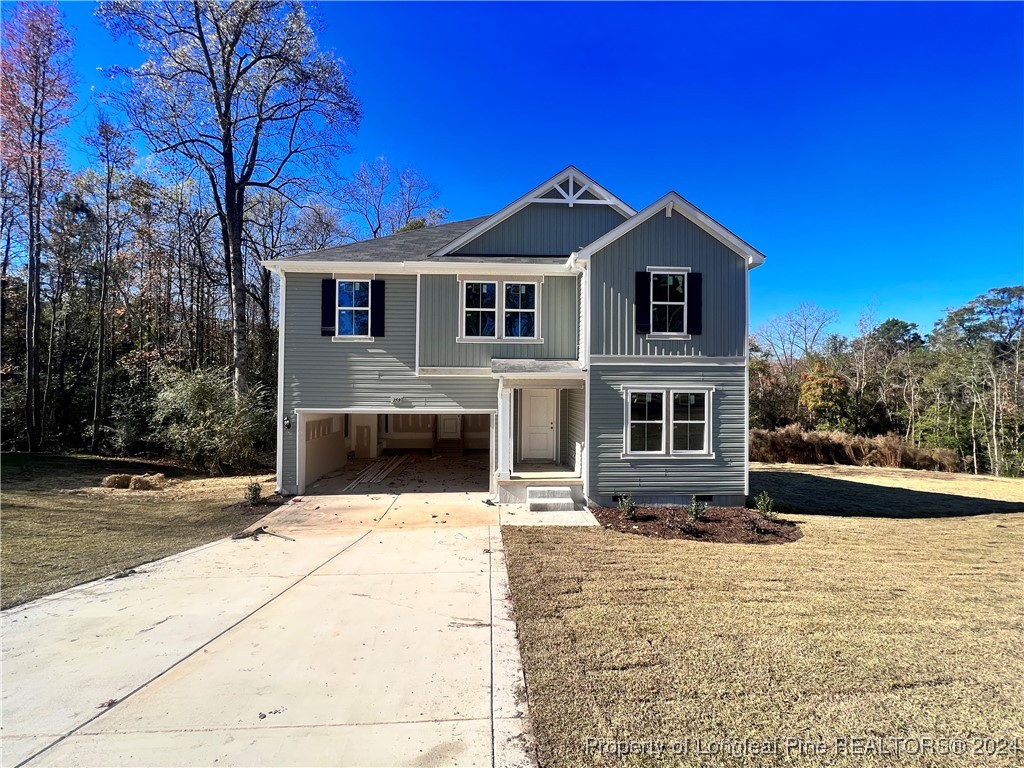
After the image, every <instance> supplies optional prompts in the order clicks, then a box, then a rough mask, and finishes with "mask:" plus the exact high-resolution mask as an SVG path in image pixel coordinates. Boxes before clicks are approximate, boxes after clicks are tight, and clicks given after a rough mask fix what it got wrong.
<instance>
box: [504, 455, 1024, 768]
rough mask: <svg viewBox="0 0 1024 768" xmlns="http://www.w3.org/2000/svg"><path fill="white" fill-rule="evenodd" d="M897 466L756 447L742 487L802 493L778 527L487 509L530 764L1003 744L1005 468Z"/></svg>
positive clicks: (1012, 596)
mask: <svg viewBox="0 0 1024 768" xmlns="http://www.w3.org/2000/svg"><path fill="white" fill-rule="evenodd" d="M850 470H856V472H853V473H851V472H850ZM909 474H910V475H912V478H911V479H912V480H913V482H912V483H910V482H907V481H906V479H905V478H904V473H903V472H902V471H888V470H871V469H867V470H862V469H861V468H853V467H828V468H820V467H807V466H800V467H776V466H772V467H767V466H761V467H758V469H757V471H756V472H754V473H752V478H751V483H752V490H759V489H760V488H765V489H767V490H768V491H769V493H771V494H773V495H774V496H775V497H776V498H777V499H779V500H780V501H781V502H782V505H783V507H784V508H788V509H790V510H792V509H797V508H799V505H800V504H804V505H806V508H808V509H809V510H810V511H812V512H814V514H794V513H790V514H787V515H786V517H787V518H788V519H792V520H796V521H798V522H799V524H800V526H801V527H802V528H803V530H804V537H803V538H802V539H800V540H799V541H797V542H795V543H792V544H784V545H781V546H763V545H762V546H759V545H744V544H705V543H698V542H692V541H683V540H675V541H663V540H657V539H650V538H645V537H641V536H635V535H628V534H620V533H613V532H611V531H604V530H600V529H597V530H594V529H579V528H576V529H573V528H540V527H537V528H505V529H504V531H503V533H504V540H505V548H506V551H507V555H508V563H509V577H510V582H511V589H512V595H513V600H514V605H515V611H516V620H517V623H518V627H519V634H520V646H521V649H522V654H523V662H524V666H525V670H526V681H527V688H528V697H529V706H530V714H531V719H532V722H533V724H534V729H535V735H536V739H537V744H538V751H539V757H540V761H541V765H543V766H591V765H659V766H661V765H687V766H698V765H708V766H712V765H713V766H719V765H725V766H728V765H793V766H808V767H810V766H814V767H815V768H816V767H817V766H821V765H840V766H854V765H857V766H861V765H868V766H879V767H880V766H929V765H957V766H958V765H978V766H1009V765H1020V764H1021V763H1022V762H1024V688H1022V685H1024V683H1022V681H1024V652H1022V648H1024V589H1022V587H1024V582H1022V552H1024V514H1015V513H1014V512H1013V511H1012V510H1013V509H1017V510H1021V511H1024V505H1021V504H1020V503H1019V501H1020V484H1019V482H1016V483H1014V482H1012V481H1009V482H1007V481H1003V482H992V481H990V480H988V479H987V478H980V479H975V478H969V477H964V476H954V477H952V478H950V477H948V476H944V475H943V476H939V477H932V476H931V475H932V474H933V473H917V472H910V473H909ZM819 482H820V483H821V484H820V485H817V483H819ZM835 483H840V484H841V485H834V484H835ZM890 484H891V485H890ZM907 486H913V487H912V488H910V489H907ZM840 491H841V492H842V495H837V494H839V492H840ZM947 497H952V498H947ZM887 500H888V501H887ZM886 503H889V504H893V505H895V507H894V508H893V511H894V512H895V513H896V514H898V515H900V516H901V517H902V518H904V519H891V518H883V517H879V516H878V515H880V514H882V513H884V511H885V506H884V505H885V504H886ZM993 504H995V508H996V509H1001V510H1004V511H1001V512H997V513H991V512H990V513H987V514H983V511H984V510H985V509H990V508H992V506H991V505H993ZM1002 505H1006V506H1002ZM851 507H853V508H851ZM823 510H827V511H838V512H839V513H840V514H822V511H823ZM957 511H959V513H960V515H962V516H952V515H955V514H956V513H957ZM588 737H589V738H593V739H596V740H599V741H603V742H604V743H605V745H606V746H605V749H608V748H609V747H607V744H608V743H611V742H617V741H618V742H630V741H633V742H636V743H634V744H632V745H631V748H633V749H634V750H637V753H635V754H632V755H629V756H626V757H621V756H615V755H609V754H607V753H606V754H603V755H602V754H599V753H598V752H597V751H596V749H598V748H600V745H599V744H595V743H594V742H591V744H590V748H589V751H588V743H587V739H588ZM926 738H934V739H941V738H954V739H955V738H963V739H965V740H966V741H965V745H966V746H965V748H966V749H968V750H973V749H975V748H980V749H982V750H983V751H985V750H992V751H996V752H999V751H1002V754H996V755H988V756H971V755H970V754H968V755H963V756H950V755H948V754H946V755H943V754H941V753H937V752H936V749H938V750H941V749H943V748H944V747H943V745H942V744H941V743H940V744H939V746H938V747H936V748H935V749H932V748H929V747H928V746H927V745H926V744H924V745H923V746H922V744H923V742H921V741H918V740H919V739H926ZM982 738H992V739H995V740H996V741H992V742H985V741H980V740H979V739H982ZM1001 738H1004V739H1005V738H1009V739H1013V738H1017V739H1018V742H1017V743H1018V745H1019V747H1020V751H1018V752H1017V754H1012V751H1011V748H1010V744H1012V742H1000V741H998V739H1001ZM698 739H700V740H702V741H701V744H700V745H698V742H697V740H698ZM788 739H791V740H793V741H791V742H787V740H788ZM854 739H862V741H854ZM899 739H910V741H905V742H899V741H898V740H899ZM746 740H749V741H746ZM837 740H839V741H838V742H837ZM640 742H646V743H647V744H646V745H644V744H641V743H640ZM651 744H653V745H654V746H653V749H655V750H656V749H657V748H658V746H659V745H660V746H661V747H662V748H663V749H664V750H665V751H664V752H663V753H662V754H661V755H660V756H657V755H655V754H653V752H652V747H651V746H650V745H651ZM722 744H725V745H726V746H724V747H721V748H722V749H726V750H728V751H730V752H732V753H736V752H738V751H739V750H740V749H741V748H746V749H748V750H752V749H756V748H760V749H762V750H764V749H769V750H774V751H773V752H769V753H767V754H762V755H759V756H749V755H748V756H747V757H734V756H731V755H729V754H719V755H711V754H708V753H707V750H708V749H715V748H718V746H719V745H722ZM753 745H761V746H760V747H756V746H753ZM946 746H949V745H946ZM952 746H953V747H954V748H959V747H958V746H957V745H956V744H955V743H954V744H953V745H952ZM701 747H703V748H704V749H705V752H704V753H703V754H702V753H700V752H699V749H700V748H701ZM800 749H803V750H804V753H803V754H801V753H800V752H799V750H800ZM875 749H887V750H888V752H889V753H888V754H877V753H874V752H873V751H872V750H875ZM673 750H676V751H677V752H678V753H679V754H672V751H673ZM814 750H817V751H818V752H817V754H810V753H811V752H812V751H814Z"/></svg>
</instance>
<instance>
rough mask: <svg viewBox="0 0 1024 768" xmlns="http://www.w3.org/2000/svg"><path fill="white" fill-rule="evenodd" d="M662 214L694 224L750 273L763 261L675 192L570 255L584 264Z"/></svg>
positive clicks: (754, 251) (746, 244)
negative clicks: (738, 258) (744, 263)
mask: <svg viewBox="0 0 1024 768" xmlns="http://www.w3.org/2000/svg"><path fill="white" fill-rule="evenodd" d="M662 211H664V212H665V215H666V216H672V215H673V214H676V213H678V214H680V215H682V216H685V217H686V218H687V219H689V220H690V221H692V222H693V223H694V224H696V225H697V226H698V227H700V228H701V229H703V230H704V231H705V232H707V233H708V234H709V235H711V236H712V237H714V238H715V239H716V240H718V241H719V242H721V243H722V244H723V245H725V246H726V247H728V248H730V249H731V250H733V251H735V252H736V253H737V254H738V255H740V256H742V257H743V258H744V259H746V261H747V266H748V267H749V268H750V269H753V268H754V267H756V266H759V265H761V264H763V263H764V258H765V257H764V254H763V253H761V252H760V251H758V250H757V249H756V248H754V247H753V246H751V245H750V244H748V243H745V242H743V241H742V240H740V239H739V238H738V237H736V235H734V234H733V233H732V232H730V231H729V230H728V229H726V228H725V227H723V226H722V225H721V224H719V223H718V222H717V221H715V220H714V219H712V218H711V217H710V216H708V215H707V214H706V213H704V212H703V211H702V210H700V209H699V208H697V207H696V206H694V205H693V204H691V203H690V202H688V201H687V200H685V199H683V198H682V197H680V196H679V195H678V194H676V193H675V192H669V193H668V194H667V195H665V196H664V197H662V198H661V199H659V200H655V201H654V202H653V203H651V204H650V205H649V206H647V207H646V208H644V209H643V210H642V211H640V213H638V214H636V216H633V217H632V218H630V219H627V220H626V221H624V222H622V223H621V224H620V225H619V226H617V227H616V228H615V229H613V230H611V231H610V232H608V233H606V234H604V235H602V236H601V237H599V238H598V239H597V240H595V241H594V242H592V243H591V244H590V245H588V246H586V247H585V248H581V249H580V250H579V251H577V252H576V254H574V255H575V256H576V258H578V259H581V260H583V261H588V260H589V259H590V257H591V256H593V255H594V254H595V253H597V252H598V251H600V250H601V249H602V248H606V247H607V246H608V245H609V244H611V243H613V242H615V241H616V240H618V239H619V238H620V237H622V236H623V235H624V234H626V233H627V232H631V231H633V230H634V229H636V228H637V227H638V226H640V225H641V224H643V223H644V222H645V221H647V219H649V218H651V216H654V215H655V214H656V213H660V212H662Z"/></svg>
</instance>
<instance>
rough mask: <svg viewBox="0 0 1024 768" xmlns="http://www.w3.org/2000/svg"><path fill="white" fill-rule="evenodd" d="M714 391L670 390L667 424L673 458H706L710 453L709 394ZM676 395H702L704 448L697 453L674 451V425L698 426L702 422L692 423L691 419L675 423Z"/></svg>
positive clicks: (698, 389) (694, 389) (702, 388)
mask: <svg viewBox="0 0 1024 768" xmlns="http://www.w3.org/2000/svg"><path fill="white" fill-rule="evenodd" d="M712 392H714V389H706V388H704V387H700V388H691V389H672V390H671V391H670V398H669V412H668V419H667V423H668V426H669V432H670V434H669V438H668V439H669V444H670V445H671V451H672V455H673V456H707V455H708V454H709V453H711V393H712ZM676 395H704V421H703V424H704V448H702V449H701V450H699V451H690V450H678V449H676V430H675V427H676V424H700V423H702V422H699V421H693V420H692V419H687V420H682V421H676V414H675V410H676V409H675V398H676Z"/></svg>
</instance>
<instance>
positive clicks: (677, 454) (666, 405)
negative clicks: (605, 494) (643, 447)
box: [620, 383, 715, 459]
mask: <svg viewBox="0 0 1024 768" xmlns="http://www.w3.org/2000/svg"><path fill="white" fill-rule="evenodd" d="M621 390H622V393H623V403H622V453H621V454H620V458H623V459H713V458H715V451H714V450H712V445H711V442H712V439H713V438H714V432H713V430H712V420H713V418H714V410H713V407H712V406H713V402H714V392H715V387H714V386H711V385H708V384H699V383H698V384H687V383H680V384H673V385H666V386H652V385H650V384H626V385H623V386H622V387H621ZM641 392H642V393H645V394H646V393H649V392H660V393H662V412H661V418H662V427H661V450H660V451H630V450H629V428H630V424H631V423H632V420H631V419H630V408H629V404H630V397H631V395H632V394H633V393H638V394H639V393H641ZM677 394H679V395H683V394H686V395H689V394H703V395H704V450H703V451H677V450H674V446H673V436H672V434H671V431H672V427H673V424H675V423H677V422H675V421H674V413H673V410H674V409H673V408H672V405H673V402H672V401H673V397H674V396H675V395H677ZM637 423H650V422H637ZM678 423H680V424H683V423H687V422H678ZM694 423H696V422H694Z"/></svg>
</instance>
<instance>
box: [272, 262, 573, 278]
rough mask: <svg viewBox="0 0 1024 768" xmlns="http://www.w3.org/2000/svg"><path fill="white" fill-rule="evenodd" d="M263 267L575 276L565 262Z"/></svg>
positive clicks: (277, 271)
mask: <svg viewBox="0 0 1024 768" xmlns="http://www.w3.org/2000/svg"><path fill="white" fill-rule="evenodd" d="M260 264H261V265H262V266H264V267H266V268H267V269H269V270H270V271H271V272H274V273H275V274H278V275H280V274H281V273H282V272H290V273H302V272H305V273H316V274H324V273H334V272H338V273H341V272H344V273H346V274H380V275H388V274H390V275H416V274H425V275H430V274H441V275H448V274H457V273H467V274H468V273H471V272H472V273H474V274H483V275H565V274H572V269H570V268H569V266H568V265H567V264H566V263H565V262H555V263H552V264H515V263H509V262H502V263H500V264H493V263H491V264H489V263H487V262H479V261H476V262H469V261H459V262H454V261H440V262H438V261H424V262H406V261H401V262H399V261H376V262H369V261H365V262H351V261H296V262H292V263H287V262H284V261H275V260H273V259H270V260H267V261H261V262H260Z"/></svg>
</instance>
